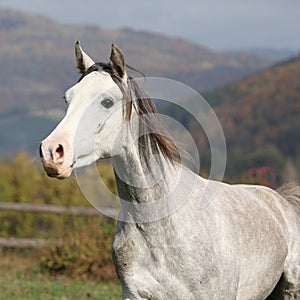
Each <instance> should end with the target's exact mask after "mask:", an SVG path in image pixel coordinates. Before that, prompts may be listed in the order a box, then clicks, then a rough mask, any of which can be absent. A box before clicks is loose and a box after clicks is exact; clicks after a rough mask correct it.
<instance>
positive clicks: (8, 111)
mask: <svg viewBox="0 0 300 300" xmlns="http://www.w3.org/2000/svg"><path fill="white" fill-rule="evenodd" d="M299 26H300V2H299V1H298V0H285V1H280V0H262V1H257V0H255V1H244V0H228V1H226V2H224V1H220V0H199V1H198V0H187V1H184V2H178V1H175V2H174V1H169V0H166V1H156V0H154V1H151V2H149V3H146V2H142V1H136V0H128V1H124V2H117V1H115V0H112V1H99V0H86V1H82V2H79V3H77V2H76V3H75V2H74V1H71V0H65V1H57V0H52V1H51V2H50V1H44V0H31V1H27V0H10V1H7V0H1V1H0V162H1V164H0V204H5V205H6V204H18V205H22V204H24V203H25V204H28V205H29V206H30V205H33V208H32V210H33V211H34V210H35V209H36V207H37V206H34V205H45V204H46V205H52V206H53V205H56V206H63V207H70V206H78V207H83V206H84V207H88V206H90V204H89V202H88V201H87V200H86V199H85V198H84V196H82V194H81V193H80V190H79V189H78V187H77V185H76V181H75V180H74V179H72V178H71V179H69V180H67V181H64V182H58V181H56V180H51V179H48V178H46V176H45V175H44V173H43V170H41V166H40V164H39V162H38V161H39V159H38V158H37V149H38V145H39V143H40V141H41V140H42V139H43V138H44V137H45V136H47V134H48V133H49V132H51V130H52V129H53V128H54V127H55V125H56V124H57V123H58V122H59V120H60V119H61V118H62V116H63V114H64V111H65V104H64V101H63V98H62V97H63V95H64V92H65V90H66V89H67V88H69V87H70V86H72V85H73V84H74V83H75V82H76V81H77V80H78V78H79V74H78V71H77V70H76V69H75V67H74V66H75V64H74V43H75V41H76V40H80V41H81V43H82V45H83V47H84V49H85V51H86V52H87V53H88V54H89V55H90V56H91V57H93V58H94V60H95V61H104V62H107V61H108V60H109V54H110V46H111V43H112V42H114V43H116V44H117V45H118V46H119V47H120V48H121V49H122V50H123V52H124V54H125V57H126V59H127V63H128V64H129V65H131V66H133V67H135V68H137V69H139V70H140V71H142V72H143V73H144V74H145V75H146V76H156V77H165V78H170V79H174V80H178V81H180V82H183V83H185V84H187V85H188V86H190V87H192V88H193V89H195V90H196V91H197V92H199V93H201V95H202V96H203V97H204V98H205V99H206V100H207V102H208V103H209V104H210V105H211V106H212V107H213V109H214V111H215V112H216V114H217V116H218V118H219V120H220V122H221V125H222V127H223V130H224V134H225V138H226V143H227V151H228V160H227V168H226V172H225V177H224V180H225V181H227V182H230V183H236V182H245V183H258V184H263V185H267V186H269V187H272V188H277V187H278V186H280V185H281V184H283V183H284V182H288V181H296V182H299V176H300V122H299V113H300V37H299ZM161 111H162V112H163V113H167V114H169V115H170V116H172V117H174V118H176V119H177V120H178V121H179V122H181V123H182V124H183V125H184V126H185V127H186V128H187V129H188V130H189V131H190V132H191V133H192V135H193V137H194V139H195V141H196V143H197V145H198V147H199V149H200V160H201V171H200V172H201V175H203V176H207V174H208V173H209V168H210V165H209V162H210V150H209V148H208V143H207V140H206V137H205V133H203V132H202V131H201V128H199V126H198V124H196V122H195V120H193V118H190V116H189V114H187V113H186V112H185V111H183V110H181V109H179V108H176V107H175V108H174V107H165V106H163V107H161ZM99 169H100V170H101V174H102V175H103V176H102V177H103V180H104V181H105V182H106V184H107V185H108V186H109V188H110V189H111V190H112V191H114V192H115V186H114V179H113V173H112V170H111V167H110V165H109V163H107V162H105V163H103V164H101V165H100V166H99ZM103 197H106V195H105V194H103ZM18 207H19V210H21V211H19V212H16V211H15V210H14V209H13V208H12V206H3V207H2V208H1V211H0V244H1V245H2V246H1V251H0V254H2V255H1V256H0V264H1V267H0V273H1V270H5V274H2V275H3V276H2V275H1V274H0V275H1V276H0V278H1V279H0V285H1V286H3V287H4V294H3V295H4V296H3V297H4V298H1V297H2V295H0V299H42V298H38V297H40V296H38V295H41V293H45V294H44V298H43V299H54V296H55V297H58V298H55V299H63V298H62V297H66V298H64V299H69V298H70V299H87V298H93V297H95V298H97V299H118V298H119V297H120V296H119V295H120V294H119V293H120V290H119V286H118V283H117V280H116V276H115V273H114V270H113V266H112V262H111V258H110V243H111V239H112V235H113V231H114V221H113V220H109V219H105V218H104V217H99V216H86V215H80V216H79V215H74V214H62V213H61V214H58V213H55V214H50V213H48V212H47V211H46V208H45V210H44V211H43V212H36V211H35V212H32V211H31V210H30V209H29V208H28V210H27V211H26V212H24V210H25V208H24V207H23V206H18ZM34 207H35V208H34ZM87 228H89V230H87ZM13 241H14V242H15V243H13ZM18 241H19V242H20V243H19V244H18ZM26 241H27V244H26ZM62 241H63V242H62ZM95 241H96V242H95ZM30 243H31V244H30ZM12 258H13V259H12ZM7 270H10V272H7ZM57 276H63V277H59V278H60V280H56V278H57ZM37 278H38V280H37ZM61 278H63V280H61ZM91 278H92V279H93V280H88V281H87V280H86V279H91ZM12 281H15V283H16V284H15V285H11V282H12ZM74 282H76V284H74ZM78 282H80V284H79V283H78ZM99 282H100V283H99ZM37 291H38V292H37ZM5 293H6V294H5ZM35 293H36V294H35ZM72 293H74V294H72ZM72 295H73V296H72ZM10 297H11V298H10ZM12 297H14V298H12ZM26 297H27V298H26ZM35 297H36V298H35Z"/></svg>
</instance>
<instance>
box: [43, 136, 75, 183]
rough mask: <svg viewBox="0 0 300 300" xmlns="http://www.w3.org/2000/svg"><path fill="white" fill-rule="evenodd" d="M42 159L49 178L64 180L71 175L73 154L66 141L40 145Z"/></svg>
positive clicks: (45, 141) (47, 142)
mask: <svg viewBox="0 0 300 300" xmlns="http://www.w3.org/2000/svg"><path fill="white" fill-rule="evenodd" d="M40 158H41V162H42V164H43V167H44V169H45V171H46V173H47V175H48V176H49V177H55V178H59V179H63V178H67V177H69V176H70V175H71V173H72V170H73V165H74V162H73V153H72V149H71V147H70V146H69V145H68V143H67V142H66V141H63V140H62V141H60V142H59V143H57V142H56V143H54V142H52V140H47V139H46V140H44V141H43V142H42V143H41V144H40Z"/></svg>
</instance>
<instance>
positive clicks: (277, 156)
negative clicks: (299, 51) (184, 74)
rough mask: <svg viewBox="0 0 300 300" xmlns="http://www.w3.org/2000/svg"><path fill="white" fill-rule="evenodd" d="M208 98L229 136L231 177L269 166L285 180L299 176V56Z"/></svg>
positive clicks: (227, 138)
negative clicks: (251, 169) (249, 169)
mask: <svg viewBox="0 0 300 300" xmlns="http://www.w3.org/2000/svg"><path fill="white" fill-rule="evenodd" d="M206 99H208V101H209V103H210V104H211V105H212V106H213V107H214V110H215V112H216V113H217V115H218V117H219V119H220V121H221V124H222V126H223V130H224V133H225V136H226V141H227V145H228V151H229V160H228V170H227V172H228V176H229V177H231V178H233V177H235V176H236V175H240V174H241V173H242V172H245V170H247V169H248V168H252V167H261V166H265V165H268V166H271V167H272V168H273V169H274V170H275V171H276V174H277V177H280V180H281V181H285V180H287V179H288V177H293V176H294V179H295V178H296V177H297V176H295V174H296V173H298V176H299V174H300V121H299V120H300V56H298V57H295V58H293V59H290V60H288V61H285V62H282V63H280V64H277V65H275V66H273V67H272V68H269V69H267V70H265V71H263V72H260V73H258V74H255V75H252V76H249V77H248V78H245V79H244V80H241V81H238V82H235V83H231V84H229V85H227V86H226V87H223V88H219V89H217V90H215V91H213V92H211V93H208V94H206ZM287 169H289V170H287ZM291 173H294V175H293V176H292V174H291ZM236 177H238V176H236ZM285 177H286V178H285Z"/></svg>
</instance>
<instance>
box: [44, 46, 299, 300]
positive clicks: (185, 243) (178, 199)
mask: <svg viewBox="0 0 300 300" xmlns="http://www.w3.org/2000/svg"><path fill="white" fill-rule="evenodd" d="M75 53H76V62H77V67H78V68H79V70H80V72H81V74H82V76H81V78H80V79H79V81H78V82H77V83H76V84H75V85H74V86H73V87H71V88H70V89H69V90H68V91H67V92H66V94H65V100H66V103H67V105H68V108H67V112H66V115H65V117H64V118H63V120H62V121H61V122H60V123H59V124H58V126H57V127H56V128H55V129H54V130H53V132H52V133H51V134H50V135H49V136H48V137H47V138H46V139H44V140H43V142H42V143H41V146H40V155H41V160H42V163H43V165H44V168H45V170H46V172H47V174H48V175H49V176H51V177H56V178H65V177H68V176H69V175H70V174H71V173H72V170H73V169H74V168H78V167H81V166H86V165H89V164H91V163H93V162H95V161H96V160H98V159H101V158H107V157H111V158H112V162H113V167H114V170H115V177H116V182H117V186H118V192H119V197H120V200H121V204H122V205H121V211H120V216H119V221H118V223H117V228H116V233H115V237H114V241H113V245H112V255H113V260H114V263H115V268H116V272H117V274H118V277H119V279H120V282H121V285H122V299H124V300H125V299H127V300H129V299H130V300H134V299H139V300H141V299H149V300H150V299H152V300H154V299H155V300H167V299H168V300H170V299H172V300H175V299H177V300H195V299H198V300H200V299H203V300H213V299H216V300H221V299H224V300H231V299H232V300H233V299H238V300H255V299H257V300H261V299H276V300H280V299H300V188H299V186H296V185H287V186H285V187H283V188H281V190H279V192H276V191H274V190H271V189H269V188H266V187H263V186H254V185H229V184H225V183H221V182H213V181H211V180H207V179H204V178H201V177H200V176H198V175H197V174H195V173H193V172H192V171H190V170H189V169H188V168H186V167H185V166H183V164H182V163H180V158H179V157H178V149H177V147H176V144H175V142H174V141H173V140H172V139H171V138H170V136H168V134H167V133H165V132H164V133H163V134H162V130H163V127H162V124H161V123H160V120H159V118H158V117H157V114H156V108H155V105H154V104H153V102H152V100H151V99H150V98H148V97H147V95H145V93H144V92H143V91H142V89H141V88H140V87H139V86H138V84H137V83H136V82H135V80H134V79H133V78H130V77H129V76H128V75H127V72H126V63H125V59H124V56H123V54H122V52H121V50H120V49H119V48H118V47H117V46H115V45H112V50H111V56H110V61H109V63H95V62H94V61H93V60H92V59H91V58H90V57H89V56H88V55H87V54H86V53H85V52H84V51H83V50H82V48H81V46H80V44H79V42H77V43H76V45H75ZM204 203H205V205H204Z"/></svg>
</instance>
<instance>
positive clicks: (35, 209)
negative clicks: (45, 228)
mask: <svg viewBox="0 0 300 300" xmlns="http://www.w3.org/2000/svg"><path fill="white" fill-rule="evenodd" d="M1 210H2V211H16V212H17V211H19V212H30V213H50V214H58V215H77V216H99V215H100V213H99V211H98V210H97V209H96V208H91V207H75V206H70V207H68V206H59V205H48V204H47V205H46V204H31V203H16V202H12V203H10V202H0V211H1ZM101 213H103V214H105V215H109V216H117V214H118V211H117V210H116V209H114V208H101Z"/></svg>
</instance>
